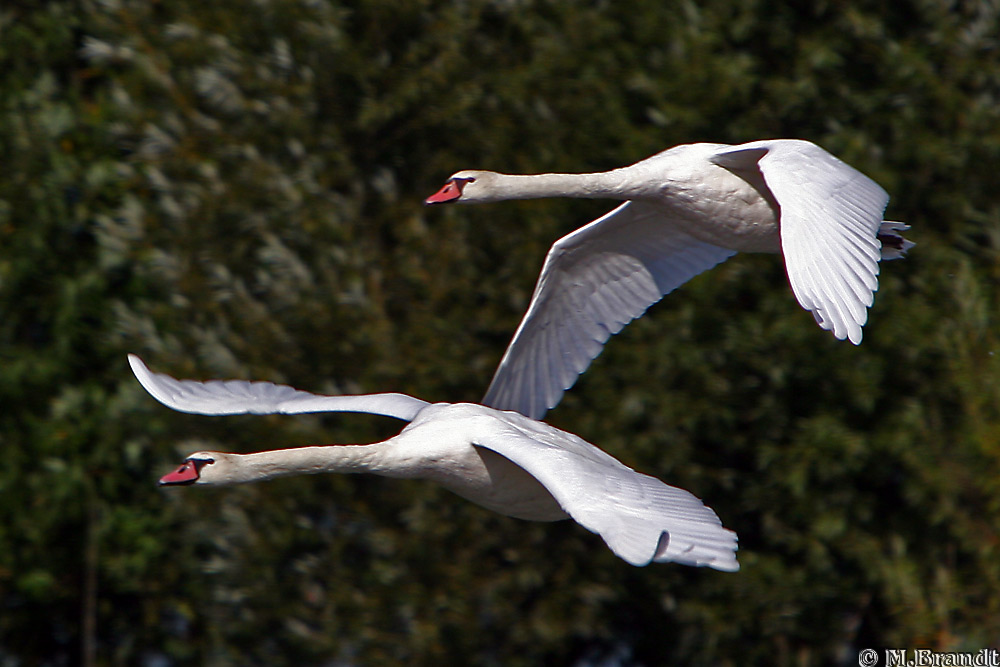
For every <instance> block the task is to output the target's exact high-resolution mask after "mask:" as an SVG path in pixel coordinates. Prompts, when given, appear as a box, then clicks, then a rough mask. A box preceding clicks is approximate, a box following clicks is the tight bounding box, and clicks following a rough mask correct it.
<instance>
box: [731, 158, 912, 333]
mask: <svg viewBox="0 0 1000 667" xmlns="http://www.w3.org/2000/svg"><path fill="white" fill-rule="evenodd" d="M711 160H712V162H714V163H716V164H718V165H720V166H722V167H726V168H727V169H732V170H734V171H736V172H737V173H738V172H739V171H741V170H742V171H747V170H754V169H756V168H757V167H759V168H760V173H761V175H762V176H763V177H764V182H765V183H766V184H767V187H768V189H769V190H770V191H771V193H772V194H773V195H774V198H775V200H776V201H777V202H778V206H779V207H780V209H781V219H780V223H779V225H780V229H781V250H782V253H783V254H784V257H785V269H786V270H787V272H788V282H789V283H790V284H791V286H792V291H793V292H794V293H795V298H796V299H798V301H799V303H800V304H801V305H802V307H803V308H805V309H806V310H808V311H810V312H812V314H813V317H815V318H816V321H817V322H818V323H819V325H820V327H822V328H823V329H827V330H832V331H833V335H834V336H836V337H837V338H838V339H841V340H843V339H844V338H848V339H850V341H851V342H852V343H854V344H855V345H857V344H859V343H860V342H861V335H862V334H861V327H862V326H863V325H864V323H865V322H866V321H867V320H868V307H869V306H871V305H872V302H873V301H874V298H875V297H874V293H875V291H876V290H877V289H878V278H877V277H876V276H878V272H879V266H878V261H879V259H880V257H881V243H880V242H879V240H878V239H877V238H876V234H877V233H878V231H879V228H880V226H881V224H882V214H883V212H884V211H885V207H886V204H888V203H889V195H888V194H887V193H886V191H885V190H883V189H882V188H881V187H879V185H878V183H876V182H875V181H873V180H871V179H870V178H868V177H867V176H865V175H864V174H862V173H861V172H860V171H858V170H857V169H855V168H854V167H851V166H850V165H848V164H846V163H844V162H842V161H840V160H838V159H837V158H836V157H834V156H833V155H830V154H829V153H827V152H826V151H825V150H823V149H822V148H820V147H819V146H816V145H815V144H812V143H810V142H808V141H800V140H791V139H782V140H775V141H755V142H752V143H748V144H741V145H740V146H737V147H734V148H731V149H725V150H721V151H719V152H718V153H717V154H716V155H715V156H714V157H712V158H711ZM911 245H912V244H911Z"/></svg>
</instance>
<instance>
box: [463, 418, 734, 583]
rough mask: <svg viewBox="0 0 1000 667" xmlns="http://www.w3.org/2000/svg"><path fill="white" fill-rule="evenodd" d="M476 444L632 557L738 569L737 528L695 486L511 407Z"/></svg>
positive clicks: (630, 559)
mask: <svg viewBox="0 0 1000 667" xmlns="http://www.w3.org/2000/svg"><path fill="white" fill-rule="evenodd" d="M507 417H508V418H507V419H505V420H504V421H505V427H504V428H502V429H481V430H477V432H476V436H475V444H476V445H478V446H481V447H485V448H487V449H490V450H493V451H494V452H496V453H498V454H500V455H502V456H505V457H506V458H508V459H510V460H511V461H513V462H514V463H516V464H517V465H519V466H520V467H522V468H524V469H525V470H526V471H527V472H528V473H530V474H531V475H532V476H533V477H535V479H537V480H538V481H539V482H541V483H542V484H543V485H544V486H545V488H546V489H547V490H548V491H549V493H551V494H552V496H553V497H554V498H555V499H556V501H557V502H558V503H559V504H560V506H561V507H562V508H563V509H564V510H565V511H566V513H567V514H569V515H570V516H571V517H572V518H573V519H574V520H575V521H576V522H578V523H579V524H580V525H582V526H583V527H584V528H586V529H587V530H589V531H591V532H594V533H597V534H598V535H600V536H601V537H602V538H603V539H604V541H605V543H606V544H607V545H608V547H609V548H610V549H611V550H612V551H613V552H614V553H615V554H616V555H617V556H619V557H620V558H622V559H624V560H625V561H627V562H628V563H631V564H632V565H638V566H642V565H647V564H649V563H651V562H667V561H673V562H677V563H683V564H685V565H694V566H708V567H712V568H715V569H717V570H723V571H726V572H734V571H736V570H738V569H739V567H740V566H739V563H738V562H737V560H736V550H737V536H736V533H734V532H733V531H731V530H728V529H726V528H723V526H722V522H721V521H720V520H719V517H718V515H716V513H715V512H714V511H713V510H712V509H711V508H709V507H706V506H705V505H704V504H703V503H702V502H701V501H700V500H699V499H698V498H697V497H695V496H694V495H693V494H691V493H689V492H688V491H685V490H684V489H679V488H677V487H673V486H669V485H667V484H664V483H663V482H661V481H660V480H658V479H656V478H655V477H650V476H649V475H644V474H642V473H638V472H636V471H635V470H632V469H631V468H629V467H628V466H626V465H625V464H623V463H621V462H620V461H618V460H617V459H615V458H614V457H612V456H610V455H609V454H607V453H605V452H603V451H601V450H600V449H598V448H597V447H595V446H594V445H591V444H590V443H588V442H586V441H585V440H583V439H581V438H579V437H577V436H575V435H573V434H571V433H567V432H565V431H561V430H559V429H556V428H554V427H552V426H549V425H548V424H545V423H542V422H535V421H531V420H528V419H523V418H520V419H518V417H519V416H518V415H509V414H508V415H507Z"/></svg>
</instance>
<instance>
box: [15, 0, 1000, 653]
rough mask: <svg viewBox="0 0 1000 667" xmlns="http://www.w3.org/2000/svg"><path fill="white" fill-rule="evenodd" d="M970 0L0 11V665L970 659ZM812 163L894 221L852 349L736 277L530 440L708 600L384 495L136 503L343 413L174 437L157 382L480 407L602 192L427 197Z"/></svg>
mask: <svg viewBox="0 0 1000 667" xmlns="http://www.w3.org/2000/svg"><path fill="white" fill-rule="evenodd" d="M998 12H1000V10H998V8H997V6H996V4H995V3H989V2H967V3H957V4H956V3H952V2H945V1H943V0H928V1H921V2H915V1H907V2H891V3H890V2H874V1H868V2H859V3H837V2H808V3H806V2H793V3H787V4H785V5H782V6H775V5H774V3H769V2H768V3H765V2H759V1H753V0H751V1H749V2H745V1H740V2H735V1H733V0H726V1H723V0H717V1H709V2H704V3H694V2H678V1H674V0H669V1H666V2H664V1H662V0H656V1H652V0H650V1H642V0H640V1H637V2H631V3H611V2H607V3H575V2H570V1H568V0H553V1H551V2H542V1H530V0H524V1H516V0H511V1H507V2H504V1H499V0H497V1H494V2H485V1H483V0H473V1H456V2H437V3H432V2H427V1H416V0H404V1H402V2H400V1H393V2H388V1H384V0H371V1H368V2H356V3H337V2H324V1H323V0H258V1H256V2H250V3H248V2H245V1H243V0H241V1H239V2H235V1H230V0H221V1H218V2H212V3H202V2H183V1H179V0H178V1H171V2H148V1H129V0H104V1H101V2H97V1H91V0H74V1H63V0H53V1H51V2H45V3H25V2H14V3H7V4H5V5H4V7H3V8H2V9H0V71H2V72H3V74H2V75H0V155H2V156H3V170H2V176H0V309H2V310H0V406H2V408H0V447H2V449H0V452H2V465H0V664H11V665H17V664H45V665H64V664H80V663H82V664H109V665H111V664H130V665H131V664H144V665H156V666H159V665H171V664H211V665H222V664H231V663H238V664H260V665H264V664H267V665H283V664H288V665H302V664H326V665H333V664H378V663H386V662H401V663H406V664H431V663H438V664H484V665H534V664H542V663H546V664H573V665H597V664H603V665H639V664H644V665H653V664H669V663H678V664H690V665H750V664H761V665H772V664H776V665H792V664H794V665H838V664H856V660H857V651H858V649H860V648H881V647H910V648H912V647H918V646H919V647H929V648H936V649H940V650H946V649H953V650H960V649H964V650H974V649H977V648H980V647H983V646H989V645H993V646H995V645H997V643H998V642H1000V595H998V593H1000V542H998V539H1000V534H998V526H1000V523H998V519H1000V482H998V480H1000V476H998V475H997V470H998V464H1000V442H998V440H1000V414H998V413H1000V408H998V406H1000V360H998V358H997V355H995V352H997V351H998V350H1000V340H998V339H1000V333H998V331H997V319H998V315H1000V309H998V306H1000V303H998V302H1000V298H998V293H997V283H998V280H1000V261H998V260H1000V255H998V251H1000V203H998V200H997V198H996V194H995V192H996V181H997V174H998V171H1000V45H998V41H997V35H996V26H997V23H998ZM786 137H787V138H802V139H808V140H811V141H814V142H816V143H818V144H820V145H821V146H823V147H824V148H826V149H827V150H829V151H830V152H832V153H834V154H835V155H837V156H839V157H840V158H842V159H844V160H845V161H847V162H848V163H850V164H852V165H854V166H855V167H857V168H858V169H860V170H861V171H863V172H865V173H866V174H868V175H869V176H871V177H872V178H874V179H875V180H876V181H878V182H879V183H880V184H881V185H882V186H883V187H885V188H886V190H888V191H889V193H890V195H891V196H892V200H891V202H890V204H889V209H888V211H887V212H886V218H887V219H890V220H902V221H905V222H908V223H910V224H912V225H913V230H911V232H910V233H909V234H908V236H909V238H911V239H913V240H915V241H917V243H918V246H917V247H916V248H915V249H914V250H913V251H912V252H911V254H910V257H909V258H908V259H906V260H903V261H899V262H892V263H888V264H883V265H882V271H883V273H882V276H881V284H880V289H879V291H878V293H877V295H876V300H875V306H874V308H873V309H872V310H871V313H870V317H869V324H868V326H866V328H865V340H864V342H863V344H862V345H861V346H860V347H854V346H852V345H850V344H847V343H845V342H838V341H836V340H834V339H833V337H832V336H831V335H830V334H829V333H826V332H823V331H821V330H819V328H818V327H817V326H816V325H815V323H814V322H813V319H812V317H811V316H810V315H809V314H808V313H806V312H805V311H803V310H802V309H801V308H799V306H798V305H797V303H796V302H795V300H794V298H793V296H792V294H791V292H790V290H789V288H788V286H787V284H786V280H785V277H784V271H783V269H782V267H781V264H780V260H779V259H778V258H776V257H773V256H749V255H738V256H737V257H735V258H733V259H731V260H729V261H728V262H727V263H726V264H724V265H722V266H720V267H718V268H716V269H714V270H712V271H711V272H709V273H706V274H704V275H702V276H700V277H698V278H696V279H694V280H693V281H692V282H690V283H689V284H687V285H685V286H683V287H682V288H680V289H679V290H678V291H676V292H675V293H673V294H671V295H669V296H668V297H667V298H666V299H664V301H663V302H662V303H660V304H659V305H657V306H654V307H653V308H652V309H650V311H649V313H648V314H647V316H646V317H645V318H643V319H641V320H639V321H637V322H636V323H634V324H632V325H631V326H629V327H628V328H626V330H625V331H624V332H623V333H622V334H621V335H619V336H617V337H615V338H613V339H612V340H611V341H610V342H609V344H608V346H607V348H606V351H605V353H604V354H603V355H602V356H601V357H599V358H598V359H597V361H596V362H595V363H594V364H593V365H592V366H591V369H590V371H589V372H588V373H587V374H586V375H584V376H583V377H582V378H581V380H580V382H579V383H578V384H577V386H576V387H575V388H574V389H572V390H571V391H569V392H568V393H567V394H566V396H565V398H564V400H563V402H562V404H561V405H560V406H559V407H558V408H556V409H555V410H553V411H552V412H550V413H549V421H551V423H553V424H554V425H556V426H559V427H561V428H564V429H567V430H569V431H571V432H574V433H576V434H578V435H580V436H581V437H583V438H585V439H586V440H588V441H590V442H592V443H594V444H596V445H598V446H600V447H602V448H604V449H606V450H608V451H609V452H610V453H611V454H613V455H615V456H617V457H619V458H620V459H621V460H622V461H624V462H625V463H626V464H628V465H630V466H632V467H635V468H636V469H638V470H640V471H642V472H646V473H648V474H652V475H655V476H657V477H660V478H661V479H663V480H665V481H667V482H668V483H670V484H674V485H677V486H681V487H683V488H686V489H690V490H691V491H692V492H694V493H695V494H696V495H698V496H699V497H701V498H702V499H704V501H705V502H706V504H708V505H710V506H711V507H713V508H714V509H715V510H716V511H717V512H718V513H719V515H720V517H721V518H722V520H723V522H724V523H725V525H726V526H727V527H730V528H732V529H734V530H736V531H737V532H738V533H739V535H740V546H741V551H740V553H739V558H740V561H741V563H742V566H743V569H742V571H741V572H739V573H738V574H734V575H730V574H723V573H719V572H715V571H703V570H696V569H692V568H685V567H680V566H664V565H654V566H650V567H647V568H643V569H637V568H632V567H629V566H628V565H626V564H625V563H623V562H622V561H620V560H619V559H617V558H615V557H614V555H613V554H611V552H610V551H608V550H607V549H606V548H605V547H604V545H603V544H602V543H601V541H600V538H599V537H597V536H596V535H592V534H590V533H587V532H586V531H585V530H583V529H581V528H580V527H578V526H576V525H575V524H572V523H569V522H563V523H561V524H531V523H526V522H519V521H516V520H514V519H508V518H505V517H501V516H498V515H495V514H492V513H489V512H487V511H485V510H482V509H480V508H478V507H475V506H473V505H471V504H469V503H467V502H466V501H463V500H461V499H459V498H457V497H454V496H452V495H450V494H448V493H447V492H446V491H443V490H441V489H438V488H435V487H432V486H430V485H427V484H421V483H419V482H406V481H399V480H385V479H379V478H375V477H351V476H329V477H315V478H310V477H304V478H296V479H285V480H280V481H276V482H271V483H266V484H260V485H257V486H249V487H243V488H232V489H209V490H204V489H158V488H157V487H156V480H157V479H158V478H159V476H160V475H162V474H163V473H165V472H167V471H168V470H170V469H171V467H173V466H175V465H176V464H178V463H179V462H180V460H181V459H182V458H183V456H184V455H185V454H187V453H189V452H191V451H195V450H199V449H224V450H231V451H240V452H247V451H257V450H262V449H270V448H278V447H288V446H297V445H306V444H319V443H351V442H369V441H372V440H376V439H382V438H385V437H387V436H389V435H391V434H393V433H395V432H396V431H397V430H398V429H399V427H400V425H401V424H400V423H399V422H395V421H393V420H388V419H382V418H378V417H372V416H366V415H350V414H336V415H328V416H305V417H282V416H273V417H228V418H208V417H196V416H190V415H182V414H179V413H173V412H170V411H168V410H167V409H166V408H164V407H162V406H160V405H159V404H158V403H156V402H155V401H154V400H153V399H152V398H151V397H149V396H148V395H146V394H145V393H144V392H143V391H142V389H141V388H140V387H139V385H138V383H136V382H135V380H134V379H133V378H132V376H131V374H130V372H129V370H128V365H127V362H126V359H125V354H126V352H135V353H137V354H139V355H140V356H142V357H143V358H144V359H145V360H146V361H147V362H148V363H149V364H150V366H151V367H152V368H153V369H154V370H157V371H162V372H169V373H171V374H173V375H175V376H178V377H190V378H216V377H239V378H247V379H250V378H252V379H266V380H271V381H275V382H287V383H290V384H293V385H295V386H297V387H301V388H303V389H307V390H310V391H316V392H325V393H338V392H347V393H359V392H387V391H402V392H406V393H410V394H413V395H415V396H418V397H420V398H424V399H427V400H432V401H433V400H442V401H462V400H466V401H476V400H478V399H479V398H481V396H482V394H483V392H484V391H485V389H486V386H487V384H488V382H489V379H490V377H491V375H492V372H493V369H494V368H495V367H496V365H497V363H498V362H499V359H500V356H501V354H502V352H503V349H504V347H505V346H506V344H507V342H508V340H509V338H510V336H511V335H512V334H513V331H514V328H515V326H516V324H517V322H518V320H519V319H520V316H521V314H522V313H523V311H524V308H525V307H526V305H527V301H528V298H529V296H530V294H531V290H532V288H533V285H534V280H535V278H536V276H537V273H538V271H539V269H540V267H541V263H542V259H543V257H544V253H545V251H546V250H547V248H548V246H549V245H550V244H551V243H552V242H553V241H554V240H555V239H556V238H558V237H559V236H561V235H563V234H565V233H567V232H569V231H571V230H572V229H574V228H575V227H577V226H580V225H582V224H583V223H585V222H587V221H589V220H591V219H593V218H595V217H597V216H598V215H600V214H602V213H604V212H605V211H607V210H609V209H610V208H611V206H612V205H613V203H612V202H593V201H588V202H580V201H555V200H552V201H532V202H511V203H504V204H495V205H483V206H477V207H447V208H437V209H425V208H423V207H422V206H421V201H422V200H423V198H424V197H426V196H427V195H429V194H431V193H432V192H434V191H435V190H436V189H437V188H438V187H440V185H441V184H442V183H443V182H444V180H445V178H446V177H447V176H449V175H450V174H451V173H453V172H455V171H457V170H459V169H463V168H486V169H494V170H499V171H507V172H526V173H537V172H542V171H596V170H603V169H608V168H612V167H616V166H621V165H624V164H628V163H631V162H635V161H637V160H639V159H641V158H644V157H647V156H648V155H650V154H652V153H654V152H657V151H659V150H661V149H663V148H666V147H669V146H672V145H675V144H679V143H690V142H695V141H713V142H724V143H741V142H744V141H750V140H755V139H762V138H786Z"/></svg>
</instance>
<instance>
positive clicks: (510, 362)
mask: <svg viewBox="0 0 1000 667" xmlns="http://www.w3.org/2000/svg"><path fill="white" fill-rule="evenodd" d="M734 254H736V253H735V252H734V251H732V250H728V249H725V248H721V247H718V246H713V245H711V244H708V243H704V242H702V241H698V240H697V239H695V238H693V237H691V236H689V235H687V234H685V233H684V232H681V231H680V230H678V229H676V228H675V227H674V226H673V225H672V224H671V222H670V220H669V219H666V218H664V214H663V212H662V210H660V209H656V208H654V207H651V206H646V205H643V204H642V203H639V202H626V203H624V204H622V205H621V206H619V207H618V208H616V209H614V210H613V211H611V212H610V213H608V214H607V215H605V216H603V217H601V218H599V219H597V220H595V221H594V222H592V223H590V224H589V225H586V226H585V227H582V228H580V229H578V230H576V231H575V232H573V233H571V234H568V235H567V236H564V237H563V238H561V239H559V240H558V241H556V243H555V244H553V246H552V248H551V250H550V251H549V253H548V256H547V257H546V259H545V265H544V266H543V268H542V272H541V275H540V276H539V278H538V283H537V285H536V286H535V292H534V294H533V295H532V297H531V303H530V305H529V306H528V310H527V313H526V314H525V316H524V319H522V320H521V323H520V325H519V326H518V329H517V331H516V333H515V334H514V338H513V339H512V340H511V343H510V345H509V346H508V347H507V351H506V352H505V353H504V356H503V359H502V360H501V361H500V366H499V367H498V368H497V371H496V374H495V375H494V376H493V381H492V382H491V383H490V387H489V390H488V391H487V392H486V396H485V398H484V399H483V403H484V404H485V405H488V406H491V407H494V408H498V409H501V410H515V411H517V412H520V413H521V414H524V415H527V416H529V417H532V418H534V419H541V418H542V417H544V416H545V413H546V411H547V410H548V409H549V408H551V407H553V406H555V405H556V404H557V403H558V402H559V400H560V398H562V395H563V392H564V391H565V390H566V389H568V388H569V387H571V386H573V384H574V383H575V382H576V378H577V376H579V374H580V373H582V372H583V371H584V370H586V369H587V367H588V366H589V365H590V362H591V361H592V360H593V359H594V358H595V357H597V355H599V354H600V353H601V350H602V348H603V346H604V343H605V342H607V340H608V338H609V337H611V336H612V335H614V334H616V333H618V332H619V331H621V330H622V328H624V327H625V325H627V324H628V323H629V322H631V321H632V320H633V319H635V318H637V317H639V316H641V315H642V314H643V313H644V312H645V311H646V309H647V308H649V307H650V306H651V305H653V304H654V303H656V302H657V301H659V300H660V299H661V298H662V297H663V296H664V295H665V294H668V293H669V292H671V291H673V290H674V289H675V288H677V287H678V286H680V285H682V284H684V283H685V282H687V281H688V280H690V279H691V278H693V277H694V276H696V275H698V274H699V273H701V272H703V271H706V270H708V269H710V268H712V267H713V266H715V265H717V264H719V263H720V262H723V261H725V260H726V259H728V258H729V257H732V256H733V255H734ZM555 348H558V349H555ZM546 354H547V356H548V359H547V360H544V359H542V358H541V356H542V355H546Z"/></svg>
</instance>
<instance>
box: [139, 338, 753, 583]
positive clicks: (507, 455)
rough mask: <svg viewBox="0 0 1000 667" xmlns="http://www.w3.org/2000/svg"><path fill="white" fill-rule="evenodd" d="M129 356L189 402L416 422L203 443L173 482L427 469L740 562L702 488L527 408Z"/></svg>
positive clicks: (442, 478)
mask: <svg viewBox="0 0 1000 667" xmlns="http://www.w3.org/2000/svg"><path fill="white" fill-rule="evenodd" d="M129 363H130V365H131V367H132V371H133V372H134V373H135V376H136V378H137V379H138V380H139V382H140V383H141V384H142V386H143V387H144V388H145V389H146V390H147V391H148V392H149V393H150V394H152V396H153V397H154V398H156V399H157V400H158V401H160V402H161V403H163V404H164V405H166V406H167V407H170V408H173V409H174V410H179V411H182V412H190V413H195V414H206V415H231V414H246V413H251V414H273V413H284V414H299V413H305V412H365V413H373V414H380V415H385V416H390V417H395V418H397V419H401V420H404V421H408V422H409V424H407V426H406V427H405V428H403V430H402V431H401V432H400V433H399V434H398V435H396V436H394V437H392V438H389V439H388V440H385V441H384V442H380V443H375V444H370V445H326V446H314V447H300V448H294V449H279V450H272V451H266V452H258V453H254V454H229V453H222V452H196V453H194V454H191V455H190V456H188V457H187V459H186V460H185V461H184V463H183V464H182V465H181V466H180V467H179V468H177V470H175V471H174V472H172V473H170V474H168V475H165V476H164V477H163V478H162V479H161V480H160V483H161V484H164V485H187V484H216V485H223V484H240V483H247V482H256V481H262V480H267V479H273V478H276V477H282V476H286V475H300V474H317V473H336V472H340V473H363V472H367V473H373V474H376V475H383V476H386V477H395V478H407V479H425V480H429V481H432V482H436V483H438V484H441V485H442V486H444V487H445V488H447V489H449V490H450V491H452V492H454V493H456V494H458V495H459V496H462V497H463V498H466V499H467V500H470V501H472V502H474V503H476V504H478V505H480V506H482V507H485V508H487V509H490V510H493V511H495V512H498V513H500V514H504V515H507V516H512V517H515V518H519V519H526V520H529V521H558V520H561V519H567V518H572V519H574V520H575V521H577V523H579V524H580V525H582V526H583V527H584V528H586V529H588V530H590V531H591V532H594V533H597V534H599V535H600V536H601V537H602V538H603V539H604V541H605V543H606V544H607V545H608V547H609V548H610V549H611V550H612V551H613V552H614V553H615V555H617V556H619V557H620V558H622V559H623V560H625V561H626V562H628V563H630V564H632V565H638V566H641V565H647V564H648V563H650V562H669V561H673V562H677V563H682V564H685V565H694V566H708V567H712V568H715V569H717V570H723V571H727V572H731V571H736V570H738V569H739V563H738V562H737V561H736V555H735V552H736V549H737V538H736V534H735V533H734V532H733V531H731V530H728V529H726V528H723V527H722V523H721V522H720V521H719V518H718V516H717V515H716V514H715V512H714V511H712V510H711V509H710V508H708V507H706V506H705V505H704V504H702V502H701V501H700V500H699V499H698V498H696V497H695V496H694V495H692V494H691V493H689V492H687V491H685V490H683V489H678V488H676V487H672V486H668V485H667V484H664V483H663V482H661V481H660V480H658V479H656V478H654V477H650V476H649V475H644V474H642V473H638V472H636V471H634V470H632V469H631V468H629V467H628V466H626V465H625V464H623V463H621V462H620V461H618V460H617V459H615V458H614V457H612V456H610V455H609V454H606V453H605V452H603V451H602V450H600V449H598V448H597V447H595V446H594V445H591V444H590V443H588V442H586V441H584V440H583V439H581V438H579V437H577V436H575V435H573V434H571V433H567V432H566V431H562V430H560V429H557V428H555V427H553V426H550V425H548V424H545V423H543V422H539V421H536V420H534V419H530V418H528V417H525V416H524V415H521V414H519V413H516V412H505V411H501V410H496V409H494V408H490V407H487V406H484V405H478V404H470V403H434V404H431V403H427V402H425V401H422V400H420V399H417V398H413V397H410V396H405V395H403V394H371V395H361V396H321V395H316V394H310V393H308V392H304V391H299V390H297V389H293V388H291V387H288V386H286V385H276V384H271V383H268V382H243V381H239V380H229V381H210V382H196V381H192V380H176V379H174V378H172V377H170V376H168V375H163V374H160V373H153V372H152V371H150V370H149V369H148V368H147V367H146V365H145V364H144V363H143V362H142V361H141V360H140V359H139V358H138V357H137V356H135V355H129Z"/></svg>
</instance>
